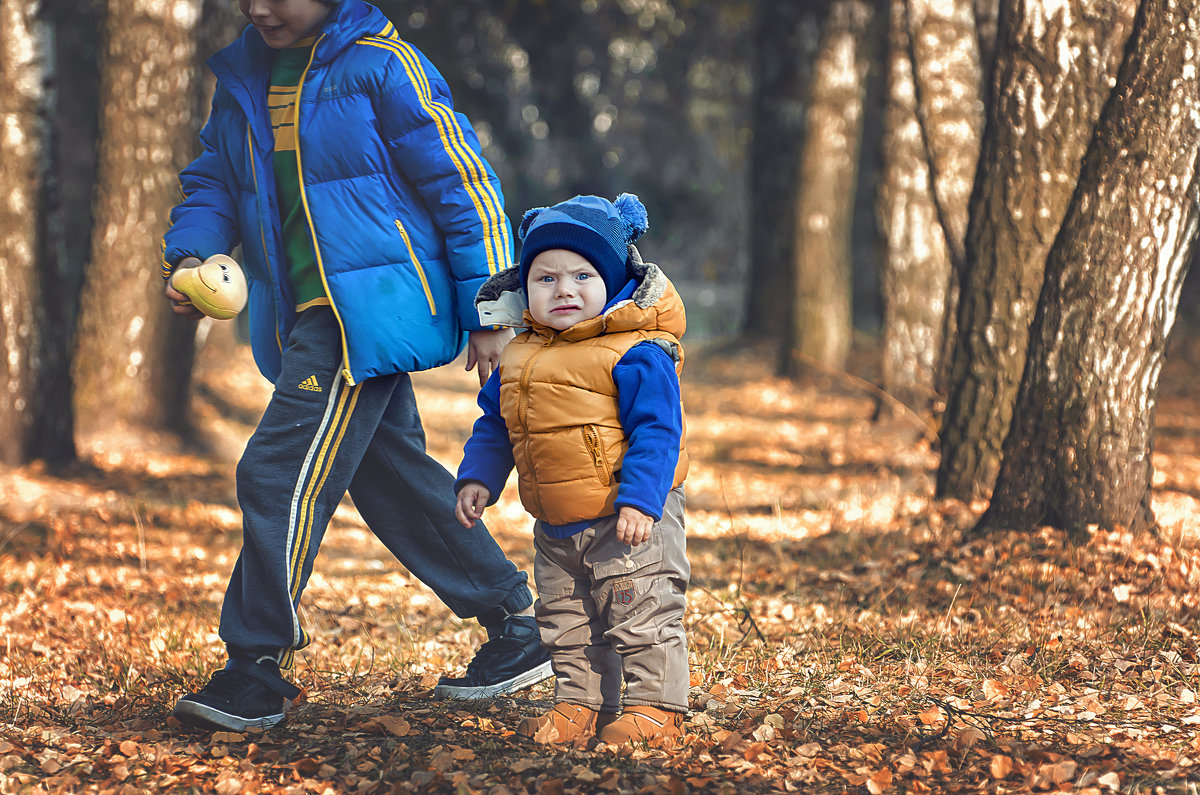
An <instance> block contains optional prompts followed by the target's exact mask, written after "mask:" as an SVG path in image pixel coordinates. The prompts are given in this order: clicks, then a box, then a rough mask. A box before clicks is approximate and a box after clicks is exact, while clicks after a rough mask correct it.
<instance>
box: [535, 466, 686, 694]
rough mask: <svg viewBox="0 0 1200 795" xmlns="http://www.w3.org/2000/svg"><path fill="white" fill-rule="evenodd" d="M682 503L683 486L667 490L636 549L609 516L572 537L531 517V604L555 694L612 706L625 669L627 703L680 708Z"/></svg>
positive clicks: (683, 655) (683, 558)
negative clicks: (553, 532) (659, 513)
mask: <svg viewBox="0 0 1200 795" xmlns="http://www.w3.org/2000/svg"><path fill="white" fill-rule="evenodd" d="M683 502H684V500H683V490H682V489H681V488H675V489H672V490H671V492H670V494H669V495H668V497H667V504H666V506H665V507H664V508H663V518H662V520H661V521H659V522H658V523H657V524H655V525H654V530H653V531H652V532H651V534H650V538H649V540H647V541H645V542H643V543H641V544H639V545H637V546H636V547H631V546H629V545H628V544H622V543H621V542H619V541H617V532H616V528H617V517H616V516H609V517H605V518H604V519H600V520H599V521H597V522H596V523H595V524H594V525H592V526H591V527H589V528H587V529H586V530H584V531H583V532H581V533H577V534H575V535H573V536H571V537H570V538H552V537H550V536H548V535H546V533H545V532H544V531H543V529H542V524H541V522H537V523H536V524H535V525H534V546H535V548H536V555H535V557H534V563H533V579H534V582H535V583H536V584H537V589H538V600H537V602H536V604H535V605H534V609H535V611H536V614H537V621H538V628H539V629H540V630H541V634H542V645H543V646H545V647H546V648H547V649H549V651H550V655H551V660H552V662H553V665H554V675H555V677H556V679H555V692H554V700H555V701H567V702H570V703H572V704H581V705H583V706H587V707H591V708H592V709H598V710H601V711H603V712H616V711H617V709H618V707H619V705H620V704H621V681H622V675H623V678H624V682H625V700H624V703H625V704H626V705H627V706H628V705H633V704H645V705H650V706H655V707H659V708H661V709H665V710H670V711H672V712H687V708H688V701H687V695H688V685H689V677H688V652H687V636H686V635H685V633H684V630H683V611H684V607H685V604H686V601H685V598H684V591H686V590H687V586H688V579H689V578H690V577H691V566H690V565H689V564H688V559H687V550H686V540H685V537H684V527H683Z"/></svg>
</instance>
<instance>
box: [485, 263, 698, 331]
mask: <svg viewBox="0 0 1200 795" xmlns="http://www.w3.org/2000/svg"><path fill="white" fill-rule="evenodd" d="M629 270H630V271H631V272H632V273H633V280H634V281H636V282H638V285H637V287H635V288H634V291H633V294H632V295H631V296H630V297H629V298H628V299H626V300H624V301H619V302H617V303H615V304H613V305H612V306H609V307H608V308H606V309H605V310H604V312H603V313H601V314H600V315H599V316H598V317H594V318H591V319H590V320H584V321H581V322H580V323H577V324H575V325H574V326H572V327H571V328H569V329H567V330H566V331H564V332H562V335H563V336H564V337H568V338H574V337H578V338H580V339H583V338H586V337H590V336H593V335H594V334H602V333H606V332H613V331H630V330H633V329H637V328H641V329H650V328H655V329H660V330H662V331H668V332H670V333H671V334H673V335H674V336H675V337H676V338H679V337H681V336H683V332H684V329H685V328H686V326H687V321H686V319H685V315H684V309H683V301H682V300H681V299H680V298H679V294H678V293H676V292H675V287H674V285H672V284H671V281H670V279H668V278H667V277H666V274H664V273H663V272H662V270H661V269H660V268H659V267H658V266H657V265H655V264H654V263H652V262H643V261H642V255H641V254H640V253H639V252H638V250H637V247H636V246H634V245H633V244H632V243H630V244H629ZM475 309H476V310H478V312H479V322H480V323H481V324H482V325H484V326H508V327H512V328H517V329H523V328H530V329H533V330H534V331H537V332H539V333H549V334H554V333H555V332H553V331H552V330H548V329H543V328H542V327H540V326H538V324H537V323H535V322H534V321H533V319H532V318H531V317H530V316H529V301H528V299H527V298H526V297H525V290H524V287H523V286H522V285H521V276H520V274H519V273H518V270H517V267H516V266H515V265H514V266H513V267H510V268H505V269H504V270H502V271H499V272H498V273H496V274H495V275H493V276H491V277H490V278H489V279H488V280H487V281H485V282H484V283H483V286H482V287H480V288H479V292H478V293H477V294H476V296H475Z"/></svg>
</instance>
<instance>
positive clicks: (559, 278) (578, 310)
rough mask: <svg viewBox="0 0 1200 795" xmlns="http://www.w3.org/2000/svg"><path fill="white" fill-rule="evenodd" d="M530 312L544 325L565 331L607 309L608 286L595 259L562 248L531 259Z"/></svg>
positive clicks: (550, 250)
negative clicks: (587, 258)
mask: <svg viewBox="0 0 1200 795" xmlns="http://www.w3.org/2000/svg"><path fill="white" fill-rule="evenodd" d="M525 294H526V295H527V296H528V297H529V314H530V315H532V316H533V319H534V320H536V321H537V322H538V323H541V324H542V325H543V326H549V327H550V328H552V329H555V330H556V331H564V330H566V329H568V328H570V327H571V326H573V325H575V324H576V323H578V322H580V321H582V320H587V319H589V318H593V317H595V316H596V315H598V314H600V310H602V309H604V304H605V302H606V301H607V300H608V290H607V289H606V288H605V286H604V280H603V279H601V278H600V274H599V273H598V272H597V271H596V269H595V268H594V267H592V263H590V262H588V261H587V260H586V259H585V258H583V257H581V256H580V255H578V254H576V253H575V252H574V251H567V250H566V249H562V248H552V249H549V250H548V251H543V252H542V253H541V254H538V255H537V256H536V257H534V258H533V261H532V262H530V263H529V283H528V284H526V285H525Z"/></svg>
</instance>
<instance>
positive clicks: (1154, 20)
mask: <svg viewBox="0 0 1200 795" xmlns="http://www.w3.org/2000/svg"><path fill="white" fill-rule="evenodd" d="M1197 130H1200V2H1198V0H1146V2H1145V3H1144V5H1143V8H1142V11H1141V16H1140V17H1139V19H1138V25H1137V29H1136V32H1135V33H1134V42H1133V46H1132V47H1130V48H1129V56H1128V59H1127V61H1126V63H1125V64H1124V66H1123V67H1122V69H1121V73H1120V77H1119V79H1118V83H1117V87H1116V89H1115V91H1114V94H1113V99H1112V101H1111V102H1110V103H1109V105H1108V106H1107V108H1106V109H1105V111H1104V115H1103V118H1101V120H1100V124H1099V127H1098V129H1097V132H1096V137H1095V141H1094V142H1093V144H1092V146H1091V148H1090V149H1089V151H1088V154H1087V158H1086V160H1085V162H1084V164H1083V170H1082V174H1081V175H1080V180H1079V189H1078V191H1077V192H1076V194H1075V197H1074V199H1073V200H1072V202H1071V205H1070V207H1069V209H1068V211H1067V215H1066V218H1065V220H1064V222H1063V225H1062V230H1061V232H1060V233H1059V236H1058V240H1057V241H1056V243H1055V245H1054V247H1053V249H1052V250H1051V252H1050V257H1049V259H1048V261H1047V264H1046V284H1045V288H1044V289H1043V291H1042V295H1041V299H1040V301H1039V302H1038V309H1037V316H1036V318H1035V319H1034V323H1033V328H1032V331H1031V336H1030V344H1029V357H1028V363H1027V364H1026V367H1025V375H1024V377H1023V379H1022V381H1021V387H1020V393H1019V395H1018V397H1017V401H1016V413H1015V419H1014V421H1013V424H1012V430H1011V432H1010V433H1009V435H1008V438H1007V439H1006V440H1005V442H1004V451H1003V452H1004V458H1003V464H1002V466H1001V469H1000V475H999V478H998V480H997V483H996V489H995V493H994V495H993V498H992V502H991V506H990V507H989V509H988V511H987V513H986V514H985V515H984V517H983V519H982V521H981V523H980V527H981V529H993V528H1011V529H1013V530H1018V531H1026V530H1032V529H1033V528H1035V527H1037V526H1038V525H1040V524H1044V523H1045V524H1052V525H1055V526H1058V527H1063V528H1066V529H1068V530H1071V531H1082V530H1084V529H1085V527H1086V526H1087V525H1089V524H1096V525H1100V526H1101V527H1103V528H1106V529H1115V528H1131V529H1134V530H1135V531H1136V530H1139V529H1144V528H1146V527H1148V526H1149V525H1151V524H1152V523H1153V512H1152V511H1151V508H1150V486H1151V475H1152V464H1151V452H1152V449H1153V430H1154V414H1155V406H1156V396H1157V392H1158V377H1159V372H1160V369H1161V367H1162V359H1163V350H1164V348H1165V345H1166V339H1167V335H1168V334H1169V333H1170V330H1171V324H1172V323H1173V321H1174V319H1175V311H1176V308H1177V306H1178V301H1179V288H1180V284H1181V283H1182V281H1183V277H1184V275H1185V273H1186V271H1187V266H1188V264H1189V263H1190V262H1191V257H1192V254H1193V250H1194V246H1195V243H1196V236H1197V229H1198V228H1200V179H1198V178H1197V168H1198V167H1200V135H1197Z"/></svg>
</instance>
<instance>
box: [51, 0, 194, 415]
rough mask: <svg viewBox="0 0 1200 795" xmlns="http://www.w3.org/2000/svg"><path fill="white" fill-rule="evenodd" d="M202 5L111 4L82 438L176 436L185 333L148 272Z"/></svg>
mask: <svg viewBox="0 0 1200 795" xmlns="http://www.w3.org/2000/svg"><path fill="white" fill-rule="evenodd" d="M200 10H201V9H200V0H109V2H108V8H107V21H106V24H105V34H106V35H105V45H104V47H103V49H102V52H101V58H100V60H101V70H102V76H103V81H102V88H101V99H102V107H103V117H102V120H101V130H100V136H101V138H100V143H99V165H98V172H97V183H98V184H97V190H96V204H95V219H96V223H95V231H94V234H93V237H92V249H91V260H90V262H89V265H88V268H87V273H86V277H85V285H84V294H83V301H82V306H81V308H80V320H79V326H78V345H77V351H76V356H75V361H74V368H73V370H74V374H75V382H76V390H75V406H76V411H77V415H78V417H79V423H80V429H81V431H84V432H85V433H86V432H96V431H100V430H103V429H107V428H108V427H110V426H112V425H114V424H115V425H124V424H129V425H135V426H143V427H151V428H162V429H182V428H184V427H186V417H187V399H188V393H189V386H190V373H191V365H192V359H193V348H194V345H193V337H194V330H195V329H194V324H193V323H191V322H183V321H182V320H181V319H180V318H177V317H175V316H173V315H172V314H171V312H170V310H169V307H168V306H167V302H166V301H165V300H164V299H163V296H162V281H161V278H160V276H159V272H158V268H157V267H155V265H156V263H157V262H159V261H160V260H161V248H160V241H161V237H162V234H163V232H164V231H165V229H166V226H167V212H168V210H169V209H170V208H171V206H172V205H173V204H174V203H175V201H177V199H178V197H179V192H178V191H179V188H178V181H177V174H178V171H179V169H180V168H182V167H183V166H184V165H185V164H186V163H187V162H188V160H189V158H190V156H191V154H192V153H193V152H194V150H195V149H194V148H195V113H194V108H195V100H194V95H193V91H194V90H195V89H196V86H195V83H194V81H195V80H196V76H197V74H198V70H197V69H196V66H197V64H196V57H195V56H196V43H195V35H194V29H195V26H196V23H197V22H198V20H199V15H200Z"/></svg>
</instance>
